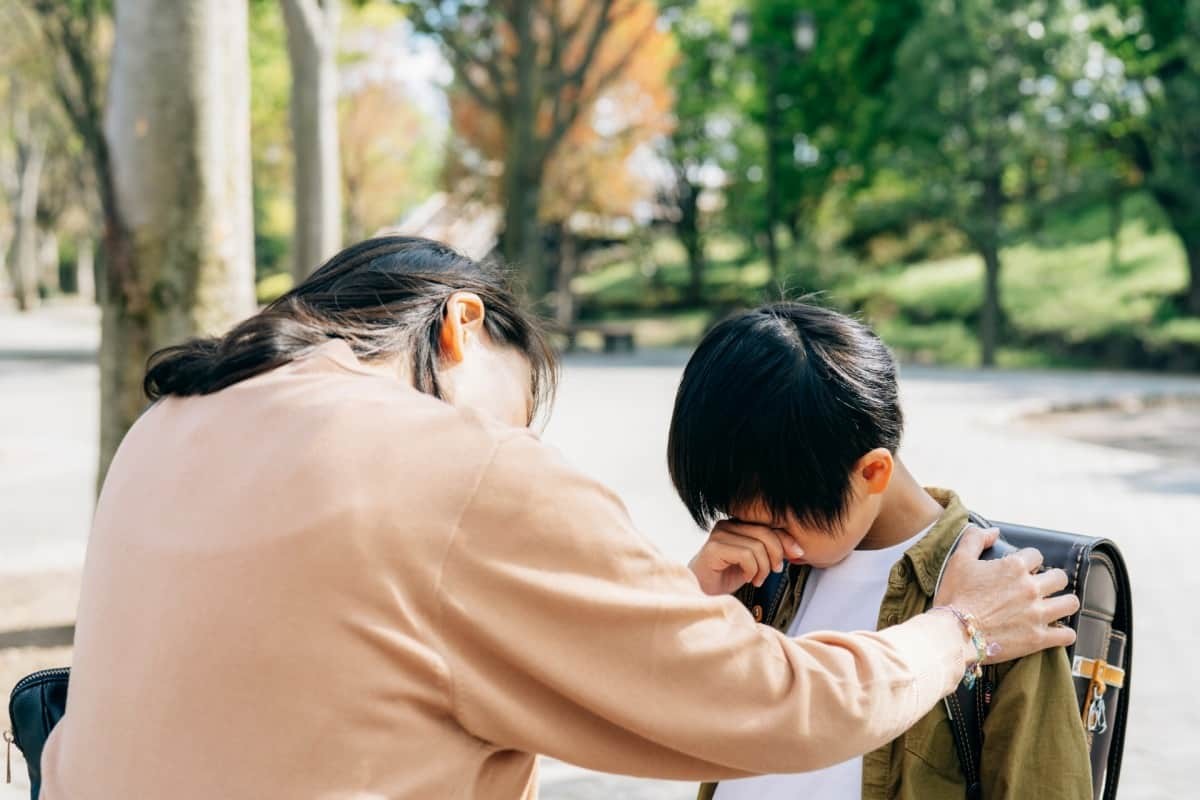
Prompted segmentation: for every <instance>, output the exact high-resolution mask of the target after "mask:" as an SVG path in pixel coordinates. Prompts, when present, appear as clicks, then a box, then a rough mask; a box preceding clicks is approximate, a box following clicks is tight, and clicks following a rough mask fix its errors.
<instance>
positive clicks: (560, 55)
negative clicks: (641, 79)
mask: <svg viewBox="0 0 1200 800" xmlns="http://www.w3.org/2000/svg"><path fill="white" fill-rule="evenodd" d="M397 2H398V3H399V4H400V5H401V6H402V7H404V8H405V9H407V10H408V11H409V12H410V16H411V19H412V20H413V22H414V24H415V25H416V26H417V28H418V30H420V31H423V32H425V33H428V34H431V35H433V36H434V37H435V38H436V39H437V40H438V41H439V42H440V43H441V45H442V49H443V51H444V52H445V54H446V57H447V58H448V59H449V61H450V63H451V65H452V66H453V68H454V72H455V76H456V78H457V81H458V84H459V85H460V86H461V87H462V88H463V89H464V90H465V91H466V92H468V93H469V94H470V95H471V96H472V98H473V99H474V101H475V102H476V103H477V104H478V105H479V106H480V107H481V108H484V109H487V110H488V111H489V112H490V113H491V114H492V115H494V116H495V117H496V118H497V119H498V120H499V121H500V123H501V128H502V131H503V134H504V150H505V157H504V159H503V176H502V192H501V196H502V198H503V206H504V212H505V225H504V234H503V251H504V256H505V258H506V259H507V260H508V261H509V262H510V263H512V264H517V265H519V266H520V268H521V269H522V270H523V271H524V273H525V276H526V281H527V284H528V289H529V291H530V293H531V295H532V296H533V297H534V298H535V299H539V300H540V299H541V298H542V296H543V295H544V294H545V292H546V290H547V288H548V286H549V275H548V273H547V271H546V270H545V269H544V266H543V262H542V256H543V252H542V249H543V248H542V232H541V230H540V225H539V210H540V209H541V207H542V201H541V193H542V189H543V185H544V177H545V171H546V165H547V163H548V162H549V161H550V159H551V157H552V156H553V155H554V154H555V152H556V150H557V149H558V147H559V146H560V144H561V143H562V141H563V139H564V137H565V136H566V135H567V133H568V131H569V130H570V129H571V128H572V126H573V125H575V123H576V122H577V121H578V120H579V119H580V118H581V117H582V116H583V115H584V114H585V113H586V112H587V111H588V110H589V109H590V108H591V107H592V106H593V104H594V103H595V101H596V99H597V97H598V96H599V95H600V94H601V93H602V92H603V91H604V90H605V89H606V88H607V87H608V86H609V85H610V84H611V83H612V82H613V81H614V80H615V79H617V78H618V77H619V76H621V75H622V73H623V72H624V71H625V69H626V68H627V66H628V63H629V61H630V59H632V58H633V56H634V55H635V54H637V53H638V51H639V50H640V49H641V48H642V47H643V46H645V44H646V43H647V41H648V40H649V39H650V38H651V37H652V36H654V35H655V34H656V32H657V26H656V23H657V13H656V8H655V5H654V3H652V2H650V0H397ZM618 31H620V34H618V33H617V32H618Z"/></svg>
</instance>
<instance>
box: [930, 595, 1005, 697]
mask: <svg viewBox="0 0 1200 800" xmlns="http://www.w3.org/2000/svg"><path fill="white" fill-rule="evenodd" d="M930 611H935V612H942V614H943V615H944V616H948V617H950V618H952V619H953V620H954V621H955V622H956V623H957V624H958V627H959V630H960V631H961V633H962V635H963V655H964V662H965V667H964V669H963V682H964V683H965V684H966V685H967V688H968V689H969V688H971V687H973V686H974V685H975V681H976V680H977V679H978V678H979V677H980V676H981V675H982V672H983V664H984V662H985V661H986V660H987V659H988V658H990V657H992V656H995V655H997V654H999V652H1000V646H999V645H998V644H996V643H995V642H992V641H990V640H989V639H988V637H987V635H986V634H985V633H984V631H983V629H982V627H981V626H980V624H979V620H978V619H977V618H976V617H975V615H974V614H972V613H971V612H970V611H966V610H964V609H961V608H959V607H957V606H949V605H946V606H935V607H933V608H931V609H930Z"/></svg>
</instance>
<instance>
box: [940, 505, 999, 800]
mask: <svg viewBox="0 0 1200 800" xmlns="http://www.w3.org/2000/svg"><path fill="white" fill-rule="evenodd" d="M969 520H970V523H971V524H972V525H975V526H976V527H980V528H990V527H991V523H990V522H988V521H987V520H986V519H984V518H983V517H981V516H979V515H978V514H975V513H971V515H970V517H969ZM965 530H966V529H965V528H964V531H965ZM961 537H962V534H959V538H960V539H961ZM957 549H958V541H957V540H956V541H955V542H954V545H953V546H952V547H951V548H950V552H949V553H947V554H946V560H947V561H949V560H950V557H951V556H952V555H954V552H955V551H956V550H957ZM944 569H945V566H944V565H943V570H944ZM940 582H941V580H940V576H939V583H940ZM991 682H992V681H991V670H985V673H984V679H983V680H982V681H978V682H976V683H975V684H974V685H973V686H971V687H970V688H967V685H966V684H965V683H960V684H959V685H958V688H957V689H955V690H954V694H952V695H950V696H949V697H947V698H946V699H945V700H944V701H943V702H944V704H945V706H946V716H947V717H949V718H950V733H951V734H952V735H953V737H954V750H955V752H956V753H957V754H958V763H959V764H960V765H961V766H962V772H963V779H964V780H965V781H966V784H967V800H981V798H982V797H983V783H982V781H981V778H980V765H981V761H982V758H983V722H984V720H985V719H986V718H987V712H988V710H989V706H990V705H991V701H992V693H991Z"/></svg>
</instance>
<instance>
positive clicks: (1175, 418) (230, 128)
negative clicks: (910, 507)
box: [0, 0, 1200, 800]
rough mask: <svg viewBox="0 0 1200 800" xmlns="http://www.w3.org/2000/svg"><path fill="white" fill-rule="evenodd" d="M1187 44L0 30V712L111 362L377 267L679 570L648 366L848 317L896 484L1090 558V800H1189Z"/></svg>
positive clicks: (723, 23) (678, 791)
mask: <svg viewBox="0 0 1200 800" xmlns="http://www.w3.org/2000/svg"><path fill="white" fill-rule="evenodd" d="M1198 45H1200V0H1108V1H1105V0H692V1H691V2H682V1H679V2H676V1H669V0H661V1H660V2H655V1H654V0H494V1H492V2H488V1H487V0H420V1H418V0H400V1H398V2H393V1H392V0H278V1H277V0H249V1H247V0H173V1H172V2H166V1H165V0H161V1H159V2H156V1H155V0H117V1H116V2H112V0H0V690H3V691H4V693H7V689H8V688H9V687H10V686H11V685H12V683H13V682H15V680H16V679H17V678H18V677H20V675H21V674H24V672H28V671H30V670H31V669H33V668H35V667H40V666H48V665H57V664H62V663H68V662H69V659H70V642H71V637H72V635H73V626H72V621H73V618H74V617H73V615H74V604H75V600H76V598H77V595H78V575H79V568H80V565H81V563H82V558H83V552H84V545H85V543H86V536H87V530H88V522H89V519H90V515H91V509H92V503H93V500H94V496H95V491H96V487H97V485H98V482H99V481H100V480H102V477H103V474H104V470H105V468H106V466H107V463H108V461H109V459H110V458H111V456H112V453H113V451H114V450H115V448H116V446H117V444H118V443H119V442H120V439H121V436H122V435H123V434H124V432H125V430H126V429H127V428H128V426H129V425H130V424H131V422H132V421H133V420H134V419H136V417H137V415H138V413H139V412H140V411H141V409H142V408H143V402H144V401H143V398H142V395H141V378H142V369H143V366H144V363H145V360H146V357H147V356H148V355H149V354H150V353H151V352H153V351H154V350H156V349H158V348H160V347H163V346H166V345H169V344H173V343H176V342H178V341H180V340H181V339H183V338H186V337H188V336H191V335H196V334H201V333H211V332H218V331H220V330H222V329H224V328H225V327H227V326H228V325H229V324H231V323H232V322H233V321H235V320H237V319H240V318H242V317H244V316H245V315H247V314H249V313H252V312H253V311H254V309H255V308H256V307H257V306H258V305H261V304H263V303H267V302H270V301H271V300H272V299H273V298H275V297H278V296H279V295H280V294H282V293H283V292H285V291H287V289H288V288H289V287H291V286H292V285H293V283H294V282H295V281H296V280H297V279H299V278H303V277H304V276H305V275H306V274H308V273H309V272H311V271H312V270H313V269H315V268H316V267H317V266H318V265H319V264H320V263H321V261H322V260H323V259H324V258H326V257H328V256H329V255H331V254H332V253H334V252H335V251H337V250H338V249H339V248H341V247H342V246H343V245H344V244H347V243H349V242H352V241H356V240H359V239H362V238H365V237H367V236H370V235H373V234H375V233H379V232H399V233H406V234H417V235H424V236H430V237H433V238H438V239H442V240H445V241H447V242H449V243H450V244H452V245H454V246H455V247H458V248H459V249H461V250H463V251H464V252H467V253H468V254H470V255H472V256H475V257H478V258H496V259H498V260H500V261H501V262H502V263H504V264H507V265H509V266H510V268H511V269H512V270H513V272H514V275H515V276H516V277H517V279H518V280H519V282H520V283H521V285H522V286H523V287H524V289H525V291H526V292H527V293H528V294H529V296H530V298H531V300H532V301H533V302H535V303H536V304H537V307H538V308H539V310H540V311H541V312H542V313H543V314H544V316H545V317H546V318H547V320H548V321H549V323H550V324H551V326H552V327H553V329H554V330H555V332H556V336H557V339H558V341H559V343H560V345H561V346H562V347H563V348H564V350H568V351H570V353H569V354H568V356H567V360H566V370H565V378H564V385H563V392H562V397H561V399H560V403H559V405H558V408H557V410H556V413H555V416H554V418H553V419H552V421H551V422H550V424H549V427H548V429H547V430H546V437H547V439H549V440H550V441H551V442H553V443H555V444H556V445H558V446H560V447H562V448H563V449H564V450H565V451H566V452H567V454H568V456H569V457H571V458H572V460H574V461H575V462H576V463H578V464H579V465H580V466H582V467H584V468H585V469H587V470H588V471H590V472H592V473H593V474H596V475H598V476H600V477H601V478H603V479H605V480H606V481H608V482H609V483H610V484H612V485H613V486H615V487H616V488H617V489H618V490H619V491H620V492H621V493H622V495H623V496H624V497H625V498H626V499H627V501H628V502H629V506H630V510H631V512H632V513H633V515H634V517H635V520H636V521H637V522H638V523H639V524H640V525H641V526H642V527H643V529H644V530H646V532H647V534H648V535H649V536H651V537H652V538H653V539H654V540H655V542H656V543H658V544H659V546H660V547H662V548H663V549H664V550H665V551H666V552H667V553H668V554H669V555H671V556H672V557H675V558H679V559H685V558H687V557H688V556H689V555H690V554H691V552H692V551H693V550H694V549H695V548H696V547H697V546H698V544H699V541H700V539H699V534H698V532H696V531H695V530H694V528H693V527H692V526H691V525H690V523H689V521H688V519H687V515H686V514H685V513H684V512H683V510H682V508H681V507H680V506H679V504H678V502H677V501H676V499H675V497H674V495H673V493H672V491H671V488H670V485H669V482H668V480H667V476H666V470H665V465H664V459H663V454H664V449H665V431H666V426H667V421H668V418H669V413H670V404H671V398H672V396H673V392H674V388H675V385H676V384H677V381H678V376H679V372H680V369H681V367H682V364H683V363H684V361H685V360H686V355H687V348H688V347H689V346H690V345H692V344H694V343H695V342H696V341H697V339H698V338H699V336H701V335H702V333H703V332H704V330H706V328H707V327H708V326H709V325H711V324H712V323H713V322H714V321H716V320H718V319H720V318H721V317H723V316H725V315H726V314H728V313H730V312H731V311H733V310H736V309H738V308H742V307H746V306H750V305H753V304H756V303H759V302H762V301H764V300H769V299H776V298H779V297H782V296H791V297H796V296H801V295H808V294H815V297H816V300H817V301H818V302H821V303H825V304H828V305H831V306H834V307H836V308H839V309H842V310H845V311H847V312H851V313H855V314H859V315H861V316H862V317H863V318H864V319H865V320H866V321H868V322H869V323H871V324H872V325H874V326H875V327H876V329H877V330H878V331H879V332H880V334H881V335H882V336H883V337H884V339H885V340H886V341H887V342H888V343H889V344H890V345H891V346H892V347H893V348H894V349H895V350H896V352H897V353H898V355H899V356H900V357H901V359H902V360H903V361H904V362H905V365H906V367H905V378H904V391H905V396H906V402H907V404H908V408H907V411H908V416H909V418H910V426H909V433H908V444H906V448H907V449H908V452H907V460H908V462H909V463H910V465H911V466H913V467H914V468H915V469H916V472H917V474H918V475H919V476H920V477H922V478H923V479H925V480H927V481H929V482H931V483H942V484H949V485H953V486H954V487H955V488H958V489H960V490H961V491H962V492H963V494H964V497H965V499H966V500H967V502H968V503H969V504H971V505H973V506H974V507H976V508H977V509H978V510H979V511H981V512H983V513H984V514H986V515H988V516H992V517H995V518H1005V519H1012V520H1015V521H1021V522H1027V523H1031V524H1042V525H1047V526H1054V527H1060V528H1067V529H1072V530H1079V531H1087V532H1089V533H1097V534H1104V535H1111V536H1114V537H1115V538H1117V539H1118V541H1119V542H1120V543H1121V544H1122V546H1123V547H1125V549H1126V550H1127V552H1128V554H1129V558H1130V562H1131V566H1132V568H1133V571H1134V580H1135V596H1136V597H1137V599H1138V603H1137V604H1136V605H1137V608H1138V610H1139V618H1138V626H1139V634H1140V636H1139V649H1138V665H1139V668H1140V672H1139V675H1138V680H1137V687H1136V688H1135V690H1134V697H1135V699H1134V701H1133V705H1134V712H1133V713H1134V718H1133V720H1132V725H1133V728H1132V731H1131V734H1130V744H1129V748H1128V751H1127V752H1128V755H1127V759H1128V762H1129V766H1127V768H1126V772H1125V780H1124V783H1125V784H1126V789H1125V791H1124V792H1123V795H1122V796H1133V797H1147V798H1150V797H1178V796H1183V795H1186V794H1188V793H1189V791H1192V792H1194V791H1195V787H1194V783H1195V782H1194V780H1193V779H1191V778H1190V777H1189V776H1188V772H1187V767H1188V766H1189V762H1188V758H1189V757H1195V756H1200V746H1197V745H1196V744H1194V735H1192V732H1193V731H1194V730H1195V729H1196V728H1197V726H1200V703H1198V702H1197V701H1194V700H1188V701H1185V702H1183V703H1180V702H1179V700H1178V695H1179V693H1178V691H1177V690H1178V686H1179V683H1180V682H1181V681H1182V680H1183V679H1184V677H1185V676H1184V675H1183V674H1181V673H1178V672H1176V670H1177V669H1178V668H1177V667H1176V666H1175V665H1177V664H1179V663H1187V662H1186V656H1188V655H1195V654H1197V653H1200V640H1198V638H1200V634H1198V630H1200V626H1197V625H1196V623H1195V622H1194V621H1193V619H1192V614H1191V609H1192V606H1193V604H1194V602H1195V600H1194V599H1195V598H1196V597H1197V596H1200V579H1198V578H1197V577H1196V576H1195V575H1194V574H1191V573H1189V571H1188V570H1186V569H1185V568H1184V566H1183V564H1184V563H1185V562H1186V558H1184V560H1183V561H1181V559H1180V556H1186V550H1187V549H1188V548H1191V547H1193V546H1194V545H1193V537H1191V536H1190V535H1189V529H1191V530H1194V529H1195V519H1197V517H1200V455H1198V454H1200V379H1197V378H1196V377H1194V376H1195V375H1197V374H1198V373H1200V46H1198ZM981 368H982V369H981ZM1184 672H1187V673H1189V674H1191V673H1194V670H1184ZM1172 686H1175V687H1176V689H1175V690H1172V688H1171V687H1172ZM1173 692H1174V694H1173ZM1187 694H1188V693H1187V692H1186V691H1185V692H1184V695H1187ZM714 713H719V710H718V709H714ZM0 721H3V720H0ZM15 772H16V773H17V774H16V775H15V777H16V778H17V783H16V784H14V787H18V786H20V785H21V784H20V781H21V780H23V774H22V771H21V770H20V769H17V770H15ZM12 791H17V789H13V790H12ZM690 794H691V789H690V787H687V786H685V785H680V784H664V783H654V782H640V781H628V780H618V779H615V778H608V777H605V776H597V775H591V774H589V773H584V772H582V771H578V770H574V769H573V768H570V767H567V766H566V765H561V764H557V763H553V762H548V763H547V764H546V765H545V771H544V778H543V795H544V796H545V797H547V798H552V799H553V798H559V800H565V799H566V798H591V797H613V796H619V797H629V798H641V797H644V798H682V797H687V796H689V795H690ZM8 796H9V795H8V794H6V793H5V792H4V790H3V788H0V797H5V798H7V797H8ZM12 796H14V797H16V796H19V792H18V793H17V794H13V795H12Z"/></svg>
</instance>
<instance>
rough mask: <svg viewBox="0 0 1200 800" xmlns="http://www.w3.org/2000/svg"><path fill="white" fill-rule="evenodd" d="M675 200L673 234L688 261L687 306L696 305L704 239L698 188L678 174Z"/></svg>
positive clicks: (701, 284) (701, 279)
mask: <svg viewBox="0 0 1200 800" xmlns="http://www.w3.org/2000/svg"><path fill="white" fill-rule="evenodd" d="M676 187H677V189H676V193H677V195H678V197H679V201H678V202H679V221H678V222H676V223H675V233H676V235H677V236H678V237H679V243H680V244H682V245H683V249H684V251H685V252H686V253H687V260H688V289H687V298H686V299H687V304H688V305H690V306H698V305H701V304H702V303H703V302H704V266H705V265H704V238H703V235H702V234H701V232H700V187H699V186H695V185H693V184H692V183H691V181H689V180H688V179H687V176H686V175H684V174H680V175H679V176H678V177H677V179H676Z"/></svg>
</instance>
